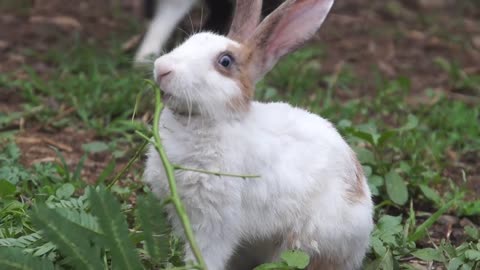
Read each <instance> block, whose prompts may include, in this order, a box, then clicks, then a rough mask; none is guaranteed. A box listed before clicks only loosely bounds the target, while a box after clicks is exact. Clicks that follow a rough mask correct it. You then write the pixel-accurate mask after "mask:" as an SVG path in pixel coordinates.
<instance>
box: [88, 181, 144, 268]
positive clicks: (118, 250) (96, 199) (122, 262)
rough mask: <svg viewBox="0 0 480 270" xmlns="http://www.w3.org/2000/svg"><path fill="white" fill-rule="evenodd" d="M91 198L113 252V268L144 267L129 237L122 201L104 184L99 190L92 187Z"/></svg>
mask: <svg viewBox="0 0 480 270" xmlns="http://www.w3.org/2000/svg"><path fill="white" fill-rule="evenodd" d="M89 199H90V203H91V205H92V206H93V207H92V212H93V214H94V215H95V216H96V217H97V218H98V223H99V225H100V229H101V230H102V231H103V234H104V235H105V242H106V244H107V245H108V246H107V247H108V249H110V252H111V254H112V265H113V269H120V270H140V269H143V268H142V265H141V264H140V259H139V257H138V253H137V251H136V250H135V248H134V246H133V243H132V241H130V239H129V238H128V226H127V222H126V220H125V216H123V214H122V212H121V208H120V203H119V202H118V201H117V200H116V199H115V198H114V197H113V195H112V193H110V192H109V191H107V190H106V189H105V187H103V186H99V187H98V191H97V190H95V189H93V188H90V189H89Z"/></svg>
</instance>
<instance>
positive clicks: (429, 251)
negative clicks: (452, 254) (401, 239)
mask: <svg viewBox="0 0 480 270" xmlns="http://www.w3.org/2000/svg"><path fill="white" fill-rule="evenodd" d="M412 255H413V256H415V257H417V258H419V259H421V260H424V261H427V262H432V261H437V262H443V261H444V260H445V258H443V255H442V252H441V251H440V250H438V249H434V248H424V249H419V250H416V251H414V252H412Z"/></svg>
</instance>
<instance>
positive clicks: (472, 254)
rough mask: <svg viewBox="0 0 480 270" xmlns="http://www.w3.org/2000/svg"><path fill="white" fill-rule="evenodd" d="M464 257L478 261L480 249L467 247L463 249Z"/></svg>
mask: <svg viewBox="0 0 480 270" xmlns="http://www.w3.org/2000/svg"><path fill="white" fill-rule="evenodd" d="M465 258H467V259H469V260H472V261H480V251H478V250H474V249H469V250H467V251H465Z"/></svg>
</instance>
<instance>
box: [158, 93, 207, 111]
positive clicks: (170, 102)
mask: <svg viewBox="0 0 480 270" xmlns="http://www.w3.org/2000/svg"><path fill="white" fill-rule="evenodd" d="M161 93H162V99H163V103H164V104H165V106H166V107H168V108H169V109H170V110H171V111H172V112H173V113H175V114H177V115H180V116H187V117H192V116H196V115H199V114H200V112H199V109H198V106H197V105H196V104H195V103H194V102H192V101H187V100H186V99H184V98H181V97H178V96H175V95H172V94H170V93H165V92H163V91H162V92H161Z"/></svg>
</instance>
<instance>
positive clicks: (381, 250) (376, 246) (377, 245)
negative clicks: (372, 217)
mask: <svg viewBox="0 0 480 270" xmlns="http://www.w3.org/2000/svg"><path fill="white" fill-rule="evenodd" d="M370 243H371V245H372V247H373V250H374V251H375V253H377V255H378V256H380V257H382V256H384V255H385V253H387V249H386V248H385V246H384V245H383V243H382V241H381V240H380V239H378V238H377V237H372V238H371V240H370Z"/></svg>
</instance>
